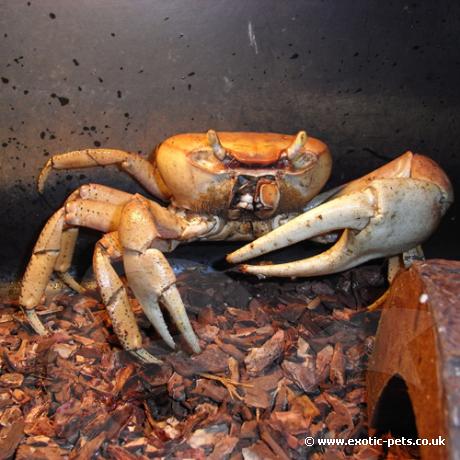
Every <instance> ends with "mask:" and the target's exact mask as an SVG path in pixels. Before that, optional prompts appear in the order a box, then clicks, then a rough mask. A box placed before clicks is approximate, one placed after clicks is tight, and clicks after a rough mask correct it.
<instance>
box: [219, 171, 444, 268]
mask: <svg viewBox="0 0 460 460" xmlns="http://www.w3.org/2000/svg"><path fill="white" fill-rule="evenodd" d="M443 199H444V196H443V192H442V190H441V189H440V188H439V187H438V186H437V185H436V184H434V183H432V182H428V181H426V180H419V179H413V178H387V179H376V180H374V181H372V182H371V183H370V185H369V186H367V187H365V188H363V189H362V190H360V191H354V192H351V193H349V194H345V195H342V196H340V197H338V198H333V199H332V200H330V201H328V202H326V203H324V204H322V205H320V206H318V207H316V208H314V209H311V210H310V211H308V212H306V213H304V214H302V215H301V216H299V217H297V218H295V219H293V220H291V221H289V222H287V223H286V224H284V225H282V226H281V227H278V228H277V229H275V230H273V231H272V232H271V233H268V234H267V235H264V236H263V237H261V238H259V239H257V240H255V241H253V242H252V243H250V244H248V245H246V246H244V247H242V248H241V249H239V250H237V251H235V252H234V253H232V254H230V255H229V256H228V257H227V260H228V261H229V262H241V261H244V260H247V259H249V258H252V257H256V256H259V255H261V254H265V253H267V252H270V251H272V250H274V249H278V248H282V247H285V246H288V245H290V244H293V243H296V242H298V241H301V240H304V239H308V238H312V237H314V236H317V235H320V234H323V233H327V232H330V231H333V230H338V229H344V230H345V231H344V232H343V234H342V236H341V237H340V239H339V241H338V242H337V243H336V244H335V245H334V246H333V247H331V248H330V249H329V250H327V251H326V252H323V253H322V254H319V255H317V256H314V257H310V258H307V259H303V260H299V261H295V262H289V263H285V264H278V265H243V266H242V267H241V270H242V271H244V272H247V273H253V274H258V275H265V276H287V277H295V276H316V275H324V274H330V273H337V272H339V271H343V270H346V269H348V268H352V267H354V266H356V265H358V264H360V263H363V262H366V261H367V260H370V259H374V258H379V257H386V256H392V255H396V254H400V253H402V252H404V251H407V250H409V249H411V248H413V247H415V246H417V245H419V244H420V243H422V242H423V241H424V240H426V239H427V238H428V237H429V236H430V235H431V234H432V233H433V231H434V230H435V229H436V227H437V225H438V224H439V221H440V219H441V217H442V214H443V212H444V207H443V206H442V202H443Z"/></svg>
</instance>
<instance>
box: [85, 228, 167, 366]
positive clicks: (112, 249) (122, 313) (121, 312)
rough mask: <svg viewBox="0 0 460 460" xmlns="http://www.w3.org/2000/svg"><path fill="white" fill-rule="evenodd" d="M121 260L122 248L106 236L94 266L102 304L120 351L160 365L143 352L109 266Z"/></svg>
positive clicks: (111, 236) (122, 292) (126, 302)
mask: <svg viewBox="0 0 460 460" xmlns="http://www.w3.org/2000/svg"><path fill="white" fill-rule="evenodd" d="M120 256H121V248H120V246H119V242H118V241H117V238H116V235H115V234H114V233H109V234H107V235H106V236H104V237H103V238H101V239H100V240H99V241H98V243H97V244H96V249H95V251H94V258H93V266H94V273H95V274H96V279H97V283H98V286H99V289H100V292H101V296H102V300H103V301H104V304H105V306H106V307H107V311H108V313H109V316H110V319H111V320H112V325H113V329H114V331H115V334H116V335H117V337H118V339H119V340H120V342H121V344H122V346H123V348H124V349H125V350H127V351H130V352H132V353H133V354H135V355H136V356H137V357H139V358H140V359H141V360H142V361H144V362H148V363H155V364H160V363H161V361H160V360H159V359H158V358H155V357H154V356H152V355H151V354H150V353H149V352H148V351H147V350H145V349H143V348H142V336H141V333H140V331H139V327H138V326H137V323H136V318H135V316H134V313H133V311H132V309H131V305H130V303H129V299H128V295H127V294H126V290H125V287H124V286H123V283H122V282H121V280H120V278H119V276H118V275H117V273H116V272H115V270H114V269H113V267H112V263H111V262H112V261H113V260H116V259H117V258H119V257H120Z"/></svg>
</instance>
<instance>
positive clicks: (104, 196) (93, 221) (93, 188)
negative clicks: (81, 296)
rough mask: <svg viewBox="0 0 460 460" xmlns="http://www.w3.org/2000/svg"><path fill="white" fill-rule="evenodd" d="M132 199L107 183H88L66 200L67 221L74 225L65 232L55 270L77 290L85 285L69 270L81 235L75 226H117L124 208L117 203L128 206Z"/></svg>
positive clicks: (98, 227)
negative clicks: (76, 279)
mask: <svg viewBox="0 0 460 460" xmlns="http://www.w3.org/2000/svg"><path fill="white" fill-rule="evenodd" d="M131 198H132V195H131V194H130V193H126V192H122V191H121V190H116V189H114V188H111V187H106V186H104V185H98V184H87V185H82V186H81V187H79V188H78V189H77V190H75V192H73V193H72V194H71V195H70V196H69V198H68V199H67V200H66V204H65V209H66V215H65V219H66V223H67V224H68V225H73V226H70V227H67V228H64V230H63V232H62V237H61V249H60V252H59V256H58V258H57V260H56V264H55V266H54V270H55V271H56V272H57V274H58V276H59V278H61V280H62V281H64V283H65V284H67V285H68V286H69V287H70V288H72V289H73V290H74V291H76V292H84V288H82V287H81V286H80V284H79V283H77V282H76V281H75V280H74V279H73V277H72V276H71V275H70V273H69V272H68V270H69V268H70V265H71V263H72V258H73V254H74V251H75V245H76V242H77V238H78V228H77V227H75V225H80V226H81V225H83V226H86V227H91V228H95V229H97V230H102V231H109V230H110V229H111V228H116V226H117V224H118V221H119V215H120V211H121V208H119V207H117V206H116V205H124V204H125V203H127V202H128V201H129V200H130V199H131ZM85 200H86V203H85ZM101 227H102V228H101Z"/></svg>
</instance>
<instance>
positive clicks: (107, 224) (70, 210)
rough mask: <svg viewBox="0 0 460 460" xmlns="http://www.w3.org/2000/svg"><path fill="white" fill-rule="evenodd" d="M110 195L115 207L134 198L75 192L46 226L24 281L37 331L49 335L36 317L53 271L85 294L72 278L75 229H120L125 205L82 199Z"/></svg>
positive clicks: (98, 189) (102, 190)
mask: <svg viewBox="0 0 460 460" xmlns="http://www.w3.org/2000/svg"><path fill="white" fill-rule="evenodd" d="M109 192H110V193H111V194H112V200H113V201H114V202H115V203H124V202H126V201H129V199H131V197H132V195H130V194H127V193H124V192H119V191H117V190H113V189H110V188H109V187H103V186H95V185H94V186H82V187H80V188H79V189H77V190H75V192H73V193H72V194H71V195H70V196H69V198H68V199H67V203H66V205H65V206H64V207H62V208H61V209H59V211H57V212H56V213H55V214H54V215H53V216H52V217H51V218H50V219H49V220H48V222H47V223H46V225H45V227H44V228H43V230H42V231H41V233H40V236H39V238H38V241H37V243H36V245H35V248H34V251H33V254H32V257H31V259H30V261H29V263H28V265H27V269H26V272H25V275H24V277H23V279H22V285H21V294H20V298H19V303H20V305H21V306H23V307H25V309H26V311H27V315H28V317H29V321H30V323H31V325H32V327H33V328H34V329H35V331H36V332H37V333H38V334H40V335H44V334H46V329H45V328H44V326H43V324H42V323H41V321H40V319H39V318H38V316H37V315H36V314H35V311H34V308H35V307H36V306H37V305H38V304H39V302H40V300H41V298H42V296H43V294H44V292H45V289H46V286H47V284H48V282H49V280H50V278H51V274H52V272H53V271H56V272H57V274H58V276H59V277H60V278H61V279H63V281H64V282H65V283H66V284H68V285H69V286H70V287H71V288H72V289H74V290H75V291H77V292H81V291H82V290H83V288H82V287H81V286H80V285H79V284H78V283H77V282H76V281H75V280H74V279H73V278H72V277H71V276H70V274H69V273H68V269H69V268H70V264H71V261H72V256H73V252H74V249H75V243H76V239H77V236H78V229H77V228H76V227H75V225H80V226H86V227H91V228H94V229H96V230H102V231H110V230H113V229H114V228H116V227H117V225H118V220H119V216H120V213H121V209H122V204H120V205H118V204H111V203H108V202H106V203H101V202H98V201H94V200H89V199H88V200H84V199H79V198H78V197H79V196H91V197H94V198H96V197H97V196H99V197H101V195H104V194H105V195H104V199H106V200H108V199H109Z"/></svg>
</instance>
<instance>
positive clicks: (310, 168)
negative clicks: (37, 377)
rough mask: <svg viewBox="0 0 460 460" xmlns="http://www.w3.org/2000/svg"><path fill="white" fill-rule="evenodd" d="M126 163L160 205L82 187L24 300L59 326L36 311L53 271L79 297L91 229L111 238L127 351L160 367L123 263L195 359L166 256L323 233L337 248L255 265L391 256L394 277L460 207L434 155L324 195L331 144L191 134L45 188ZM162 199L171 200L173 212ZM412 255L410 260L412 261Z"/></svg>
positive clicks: (292, 273) (274, 245) (44, 248)
mask: <svg viewBox="0 0 460 460" xmlns="http://www.w3.org/2000/svg"><path fill="white" fill-rule="evenodd" d="M105 165H118V166H119V167H120V168H121V169H122V170H123V171H126V172H127V173H129V174H130V175H131V176H133V177H134V178H135V179H137V181H138V182H140V184H141V185H142V186H143V187H144V188H145V189H146V191H147V192H149V193H150V194H151V195H153V197H151V198H155V199H151V198H147V197H145V196H143V195H140V194H129V193H126V192H124V191H120V190H116V189H114V188H110V187H106V186H102V185H98V184H87V185H82V186H81V187H79V188H78V189H77V190H75V191H74V192H73V193H72V194H71V195H70V196H69V197H68V198H67V200H66V202H65V204H64V205H63V207H61V208H60V209H59V210H58V211H57V212H55V213H54V214H53V215H52V217H51V218H50V219H49V220H48V222H47V223H46V225H45V227H44V228H43V230H42V232H41V234H40V236H39V238H38V241H37V243H36V245H35V247H34V250H33V254H32V256H31V259H30V261H29V263H28V266H27V269H26V272H25V274H24V277H23V280H22V286H21V294H20V299H19V303H20V305H21V306H22V307H23V308H24V310H25V312H26V314H27V318H28V320H29V322H30V324H31V325H32V327H33V329H34V330H35V331H36V332H37V333H39V334H42V335H44V334H46V333H47V330H46V328H45V327H44V325H43V324H42V322H41V321H40V319H39V318H38V315H37V313H36V311H35V307H36V306H37V305H38V304H39V303H40V301H41V299H42V297H43V294H44V291H45V289H46V286H47V283H48V282H49V280H50V277H51V276H52V273H53V272H56V273H57V274H58V275H59V276H60V278H61V279H62V280H63V281H64V282H65V283H66V284H67V285H69V286H70V287H71V288H73V289H74V290H75V291H77V292H82V291H83V288H82V287H81V286H80V284H78V283H77V282H76V281H75V279H74V278H73V277H72V276H71V275H70V273H69V269H70V266H71V260H72V255H73V252H74V248H75V244H76V240H77V236H78V231H79V227H89V228H92V229H96V230H99V231H101V232H103V233H104V235H103V236H102V238H101V239H100V240H99V241H98V242H97V243H96V246H95V250H94V258H93V268H94V273H95V277H96V281H97V284H98V287H99V290H100V293H101V297H102V300H103V302H104V304H105V306H106V308H107V310H108V313H109V316H110V318H111V321H112V324H113V328H114V331H115V333H116V335H117V336H118V338H119V341H120V343H121V345H122V346H123V348H125V349H126V350H127V351H129V352H131V353H132V354H134V355H135V356H136V357H138V358H139V359H140V360H142V361H144V362H147V363H158V362H159V359H158V358H156V357H155V356H153V355H152V354H151V353H149V352H148V351H147V350H146V349H145V348H143V346H142V337H141V333H140V331H139V328H138V326H137V323H136V320H135V317H134V314H133V312H132V309H131V305H130V301H129V298H128V294H127V289H126V287H125V285H124V284H123V283H122V281H121V279H120V277H119V275H118V274H117V272H116V271H115V270H114V268H113V264H114V262H116V261H119V260H122V261H123V266H124V271H125V274H126V278H127V284H128V286H129V287H130V289H131V290H132V292H133V293H134V296H135V297H136V299H137V300H138V301H139V304H140V305H141V307H142V309H143V311H144V312H145V315H146V317H147V318H148V319H149V320H150V322H151V323H152V325H153V326H154V327H155V328H156V330H157V331H158V333H159V335H160V336H161V337H162V339H163V340H164V342H166V344H168V345H169V346H170V347H171V348H174V347H175V343H174V339H173V337H172V335H171V334H170V332H169V330H168V326H167V324H166V322H165V320H164V317H163V314H162V311H161V308H160V305H162V306H163V307H164V308H166V309H167V310H168V311H169V313H170V315H171V317H172V319H173V321H174V322H175V323H176V325H177V327H178V329H179V331H180V332H181V333H182V334H183V336H184V338H185V340H186V342H187V343H188V344H189V346H190V347H191V349H192V350H193V352H195V353H198V352H200V346H199V342H198V339H197V337H196V335H195V333H194V331H193V328H192V326H191V323H190V321H189V319H188V316H187V313H186V310H185V307H184V303H183V301H182V299H181V296H180V294H179V291H178V289H177V286H176V278H175V275H174V272H173V270H172V268H171V266H170V265H169V263H168V261H167V259H166V258H165V256H164V253H166V252H170V251H172V250H174V248H176V247H177V245H179V244H183V243H188V242H191V241H194V240H227V241H229V240H242V241H245V240H246V241H249V243H247V244H246V245H245V246H243V247H241V248H240V249H238V250H236V251H235V252H233V253H231V254H229V255H228V256H227V260H228V261H229V262H231V263H241V262H243V261H246V260H247V259H250V258H253V257H256V256H260V255H262V254H266V253H268V252H270V251H272V250H275V249H279V248H282V247H285V246H288V245H291V244H294V243H296V242H298V241H302V240H307V239H311V238H314V239H316V240H319V241H322V242H334V241H335V244H334V245H333V246H332V247H330V248H329V249H328V250H326V251H325V252H323V253H320V254H319V255H316V256H314V257H310V258H307V259H303V260H298V261H293V262H289V263H284V264H278V265H269V264H262V265H242V266H240V270H241V271H243V272H245V273H252V274H256V275H259V276H285V277H308V276H318V275H325V274H331V273H336V272H340V271H343V270H346V269H349V268H352V267H354V266H356V265H358V264H361V263H363V262H366V261H368V260H370V259H373V258H381V257H389V258H390V270H391V269H393V271H394V269H395V267H398V266H399V265H401V264H403V261H404V262H405V263H406V264H407V263H408V261H409V262H410V260H412V259H413V258H417V257H419V256H420V254H421V253H420V244H421V243H422V242H423V241H424V240H426V239H427V238H428V237H429V236H430V235H431V234H432V233H433V232H434V230H435V229H436V227H437V225H438V224H439V222H440V220H441V217H442V216H443V215H444V214H445V212H446V210H447V208H448V207H449V205H450V204H451V203H452V201H453V193H452V186H451V184H450V182H449V179H448V178H447V176H446V174H445V173H444V172H443V170H442V169H441V168H440V167H439V166H438V165H437V164H436V163H435V162H434V161H432V160H431V159H429V158H427V157H425V156H422V155H418V154H413V153H412V152H406V153H405V154H403V155H401V156H400V157H398V158H396V159H395V160H393V161H391V162H389V163H387V164H385V165H384V166H382V167H380V168H379V169H377V170H375V171H373V172H372V173H370V174H368V175H366V176H364V177H362V178H360V179H357V180H354V181H352V182H350V183H348V184H345V185H343V186H340V187H337V188H335V189H333V190H330V191H328V192H325V193H322V194H318V193H319V192H320V190H321V189H322V187H323V186H324V185H325V184H326V181H327V180H328V178H329V175H330V172H331V165H332V160H331V155H330V152H329V149H328V147H327V146H326V144H324V143H323V142H322V141H320V140H318V139H314V138H312V137H309V136H307V134H306V132H305V131H300V132H299V133H298V134H297V135H284V134H275V133H249V132H222V133H219V135H218V134H217V133H216V132H215V131H213V130H210V131H208V132H207V133H194V134H179V135H176V136H173V137H170V138H169V139H167V140H165V141H164V142H163V143H162V144H160V145H159V146H158V147H157V148H156V150H155V151H154V153H153V155H152V158H151V160H148V159H145V158H144V157H142V156H140V155H137V154H133V153H128V152H125V151H121V150H111V149H88V150H78V151H72V152H68V153H64V154H60V155H56V156H53V157H52V158H50V159H49V161H48V162H47V164H46V166H45V167H44V169H43V170H42V172H41V173H40V176H39V180H38V185H39V191H40V192H41V193H42V192H43V190H44V187H45V182H46V179H47V177H48V175H49V173H50V172H51V171H52V170H60V169H69V168H84V167H91V166H105ZM158 201H162V202H169V205H168V206H167V207H164V206H162V205H161V204H159V202H158ZM401 256H402V257H401Z"/></svg>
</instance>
